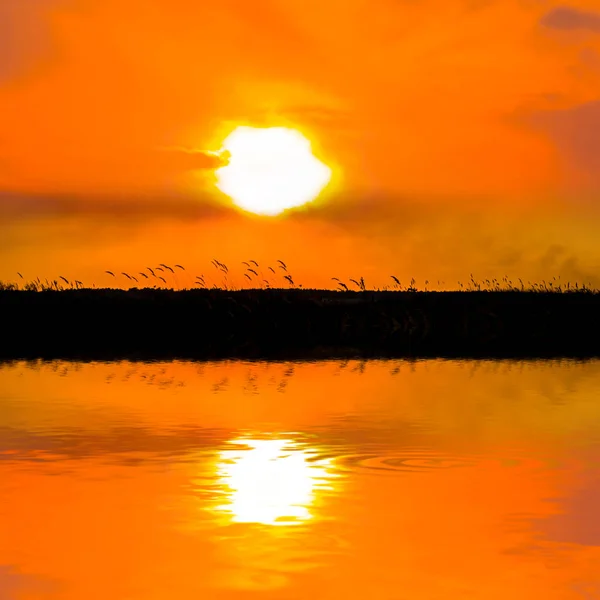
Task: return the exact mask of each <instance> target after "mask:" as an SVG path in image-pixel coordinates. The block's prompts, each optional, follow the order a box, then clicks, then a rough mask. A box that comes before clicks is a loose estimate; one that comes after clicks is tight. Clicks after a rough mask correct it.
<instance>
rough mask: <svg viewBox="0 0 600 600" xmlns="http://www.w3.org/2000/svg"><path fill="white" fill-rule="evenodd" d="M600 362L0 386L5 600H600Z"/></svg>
mask: <svg viewBox="0 0 600 600" xmlns="http://www.w3.org/2000/svg"><path fill="white" fill-rule="evenodd" d="M599 467H600V362H595V361H592V362H587V363H576V362H568V361H563V362H556V361H555V362H528V363H524V362H521V363H517V362H509V361H506V362H484V361H481V362H477V361H473V362H467V361H465V362H457V361H421V362H406V361H368V362H361V361H346V362H339V361H325V362H319V363H294V364H292V363H279V364H277V363H270V364H268V363H248V362H223V363H183V362H181V363H180V362H173V363H152V364H148V363H129V362H121V363H90V364H84V363H67V362H53V363H12V364H8V365H3V366H0V598H2V599H3V600H50V599H52V600H55V599H60V600H96V599H98V600H100V599H102V600H106V599H111V600H191V599H194V600H197V599H198V598H210V599H212V598H215V599H222V600H229V599H261V600H262V599H273V600H275V599H277V600H287V599H289V600H292V599H294V600H295V599H298V600H299V599H307V598H308V599H315V600H317V599H331V600H333V599H336V600H337V599H340V598H344V599H361V600H362V599H364V598H373V599H375V600H425V599H427V600H438V599H440V598H445V599H454V598H457V599H458V598H460V599H463V598H469V599H475V600H479V599H481V600H483V599H485V600H496V599H498V600H500V599H502V600H505V599H506V598H510V599H511V600H520V599H523V600H525V599H527V600H530V599H531V598H544V599H545V600H571V599H579V598H581V599H593V598H600V516H599V511H600V508H599V507H600V469H599Z"/></svg>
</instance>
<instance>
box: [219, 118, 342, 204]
mask: <svg viewBox="0 0 600 600" xmlns="http://www.w3.org/2000/svg"><path fill="white" fill-rule="evenodd" d="M222 150H223V151H225V152H227V153H228V154H229V163H228V164H227V165H226V166H224V167H221V168H219V169H217V170H216V172H215V173H216V177H217V187H218V188H219V189H220V190H221V191H222V192H223V193H224V194H226V195H227V196H229V197H230V198H232V200H233V201H234V203H235V204H236V205H237V206H239V207H240V208H242V209H244V210H247V211H249V212H253V213H257V214H262V215H277V214H279V213H281V212H283V211H284V210H286V209H288V208H293V207H295V206H301V205H302V204H306V203H307V202H310V201H311V200H314V199H315V198H316V197H317V196H318V195H319V193H320V192H321V190H322V189H323V188H324V187H325V186H326V185H327V183H328V182H329V180H330V179H331V169H330V168H329V167H328V166H327V165H325V164H323V163H322V162H321V161H320V160H319V159H318V158H316V157H315V156H314V155H313V153H312V148H311V145H310V142H309V141H308V140H307V139H306V138H305V137H304V136H303V135H302V134H301V133H300V132H299V131H296V130H295V129H288V128H287V127H268V128H256V127H238V128H237V129H235V130H234V131H233V132H232V133H231V134H230V135H229V136H228V137H227V138H226V139H225V141H224V142H223V148H222Z"/></svg>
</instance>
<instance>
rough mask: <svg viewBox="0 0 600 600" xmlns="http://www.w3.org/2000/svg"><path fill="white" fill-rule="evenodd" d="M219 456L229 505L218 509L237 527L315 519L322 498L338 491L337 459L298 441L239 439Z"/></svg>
mask: <svg viewBox="0 0 600 600" xmlns="http://www.w3.org/2000/svg"><path fill="white" fill-rule="evenodd" d="M229 444H230V445H231V448H230V449H229V448H228V449H226V450H223V451H221V452H220V453H219V461H218V464H217V474H218V477H219V480H220V483H221V485H222V489H223V493H224V496H225V498H226V501H225V502H223V503H221V504H220V505H218V506H217V507H216V510H217V511H218V512H220V513H222V514H226V515H228V517H229V519H230V520H231V521H233V522H236V523H260V524H263V525H278V526H282V525H297V524H300V523H302V522H305V521H308V520H310V519H312V518H313V516H314V514H313V509H314V507H315V505H316V503H317V502H318V499H319V495H320V494H322V493H323V492H325V491H327V490H331V489H332V487H333V481H334V479H335V477H336V475H335V474H334V473H333V471H332V460H331V459H325V458H324V459H319V458H317V456H316V452H315V451H314V450H312V449H310V448H307V447H306V446H304V445H301V444H299V443H298V442H296V441H294V440H292V439H289V438H287V439H251V438H237V439H234V440H231V441H230V442H229Z"/></svg>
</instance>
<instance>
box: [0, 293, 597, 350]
mask: <svg viewBox="0 0 600 600" xmlns="http://www.w3.org/2000/svg"><path fill="white" fill-rule="evenodd" d="M599 315H600V294H597V293H592V292H589V291H587V292H569V293H556V292H515V291H506V292H505V291H500V292H488V291H486V292H476V291H470V292H397V291H393V292H392V291H389V292H379V291H374V292H372V291H365V292H336V291H327V290H301V289H291V290H274V289H271V290H241V291H227V290H206V289H199V290H186V291H172V290H164V289H162V290H161V289H144V290H138V289H134V290H129V291H124V290H113V289H103V290H97V289H93V290H92V289H79V290H64V291H42V292H35V291H16V290H4V291H0V316H1V318H2V319H3V321H4V323H3V325H4V326H3V328H2V337H1V339H0V358H2V359H4V360H10V359H35V358H72V359H82V360H95V359H97V360H110V359H118V358H130V359H131V358H133V359H136V358H139V359H140V360H144V359H148V360H152V359H156V360H162V359H168V358H182V359H183V358H190V359H194V358H197V359H219V358H249V359H261V358H266V359H268V358H277V359H289V360H293V359H311V358H314V359H318V358H328V357H340V358H344V357H365V358H383V357H415V358H418V357H446V358H459V357H463V358H494V357H497V358H511V357H512V358H535V357H539V358H558V357H573V358H586V357H595V356H600V319H599Z"/></svg>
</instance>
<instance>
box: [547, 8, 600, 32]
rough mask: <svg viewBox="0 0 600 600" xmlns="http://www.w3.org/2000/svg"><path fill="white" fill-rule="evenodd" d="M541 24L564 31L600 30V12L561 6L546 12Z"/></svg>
mask: <svg viewBox="0 0 600 600" xmlns="http://www.w3.org/2000/svg"><path fill="white" fill-rule="evenodd" d="M541 24H542V25H543V26H544V27H549V28H550V29H560V30H563V31H573V30H587V31H594V32H600V13H598V12H591V11H585V10H579V9H576V8H571V7H569V6H559V7H557V8H554V9H552V10H551V11H550V12H548V13H546V14H545V15H544V16H543V17H542V19H541Z"/></svg>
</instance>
